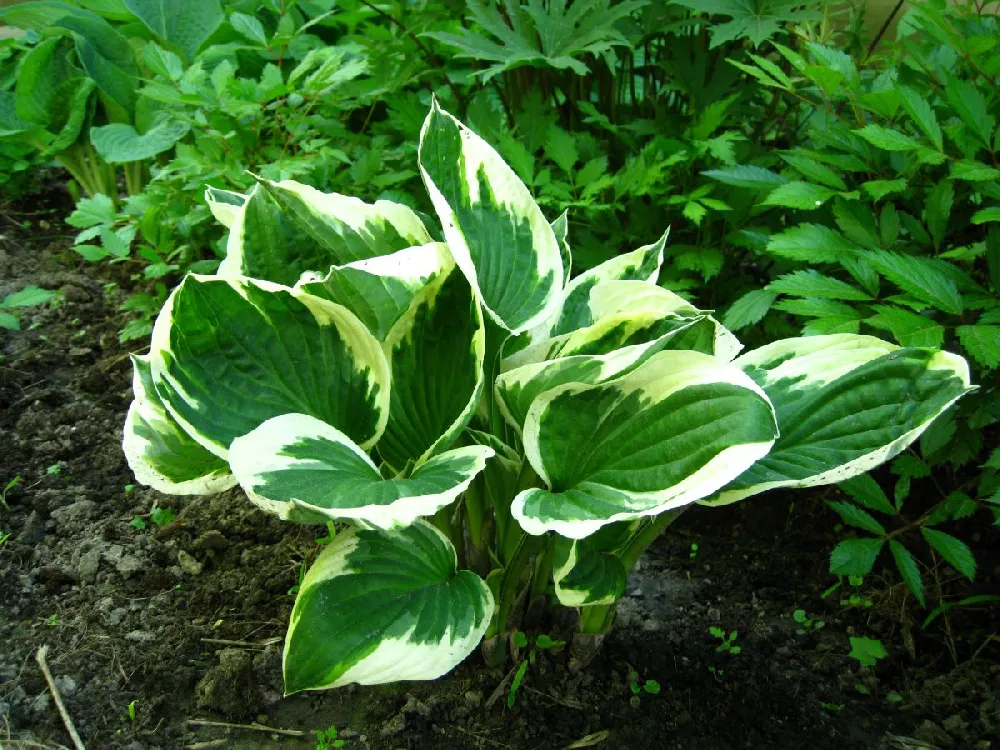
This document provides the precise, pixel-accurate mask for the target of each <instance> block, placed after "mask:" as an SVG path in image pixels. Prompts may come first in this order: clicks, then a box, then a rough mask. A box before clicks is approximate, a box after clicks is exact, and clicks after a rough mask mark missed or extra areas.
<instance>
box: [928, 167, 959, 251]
mask: <svg viewBox="0 0 1000 750" xmlns="http://www.w3.org/2000/svg"><path fill="white" fill-rule="evenodd" d="M954 200H955V189H954V188H953V187H952V184H951V182H949V181H948V180H942V181H940V182H938V183H937V184H936V185H935V186H934V187H932V188H931V189H930V190H929V191H927V204H926V206H925V207H924V220H925V221H926V222H927V228H928V229H929V230H930V232H931V238H932V239H933V240H934V249H935V250H940V249H941V242H942V241H943V240H944V236H945V234H946V233H947V231H948V217H949V216H951V205H952V203H953V202H954Z"/></svg>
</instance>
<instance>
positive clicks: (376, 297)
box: [296, 242, 455, 341]
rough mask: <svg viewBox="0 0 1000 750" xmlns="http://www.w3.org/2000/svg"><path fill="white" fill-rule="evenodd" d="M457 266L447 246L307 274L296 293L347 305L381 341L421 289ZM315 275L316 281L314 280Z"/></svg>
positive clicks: (426, 247) (410, 249) (438, 244)
mask: <svg viewBox="0 0 1000 750" xmlns="http://www.w3.org/2000/svg"><path fill="white" fill-rule="evenodd" d="M454 266H455V263H454V261H453V260H452V259H451V255H450V254H449V253H448V246H447V245H445V244H444V243H443V242H432V243H430V244H427V245H419V246H417V247H408V248H406V249H405V250H400V251H398V252H395V253H392V254H391V255H380V256H378V257H376V258H369V259H367V260H358V261H355V262H354V263H348V264H347V265H343V266H334V267H333V268H331V269H330V271H329V273H327V274H325V275H324V274H322V273H319V274H306V275H305V276H303V277H302V280H300V281H299V283H298V284H297V285H296V288H298V289H301V290H302V291H304V292H307V293H309V294H312V295H314V296H316V297H322V298H323V299H326V300H330V301H331V302H336V303H337V304H339V305H343V306H344V307H346V308H347V309H349V310H350V311H351V312H353V313H354V314H355V315H357V316H358V318H360V320H361V322H362V323H364V324H365V325H366V326H368V330H369V331H371V332H372V335H374V336H375V338H377V339H378V340H379V341H385V339H386V337H387V336H388V335H389V331H390V329H392V327H393V326H394V325H395V324H396V322H397V321H398V320H399V319H400V318H401V317H403V315H404V314H405V313H406V311H407V310H408V309H409V308H410V305H411V304H412V302H413V300H414V298H415V297H416V296H417V294H418V293H419V292H420V290H421V289H423V288H424V287H426V286H427V285H428V284H429V283H431V282H432V281H433V280H434V279H437V278H438V277H440V276H443V275H447V274H449V273H451V269H452V268H454ZM313 276H315V278H313Z"/></svg>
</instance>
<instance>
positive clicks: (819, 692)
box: [0, 206, 1000, 750]
mask: <svg viewBox="0 0 1000 750" xmlns="http://www.w3.org/2000/svg"><path fill="white" fill-rule="evenodd" d="M56 209H57V210H56V211H55V212H54V213H52V214H46V213H45V212H42V213H40V214H39V213H36V214H33V215H28V214H24V213H21V214H14V215H12V214H10V213H9V212H10V211H13V209H11V208H10V207H7V208H6V209H4V212H0V221H3V220H6V224H5V225H4V226H3V227H2V228H0V298H2V297H3V296H4V295H5V294H7V293H9V292H11V291H15V290H16V289H19V288H21V287H22V286H24V285H25V284H28V283H33V284H37V285H39V286H42V287H45V288H49V289H55V290H59V291H60V293H61V297H62V301H61V303H60V304H59V305H58V306H57V307H55V308H54V309H49V308H44V309H43V308H38V309H30V310H25V311H23V313H22V316H21V317H22V321H23V323H24V328H25V329H26V330H23V331H20V332H0V354H2V355H3V359H2V360H0V446H2V449H0V482H3V483H6V481H7V480H8V479H11V478H12V477H14V476H15V475H20V476H21V477H22V478H23V481H22V483H21V484H20V485H18V486H17V487H15V488H14V489H12V490H11V491H10V492H9V493H8V497H7V500H8V503H9V506H10V507H9V510H7V509H4V508H2V506H0V529H2V531H3V533H7V532H9V533H10V534H11V536H10V537H9V538H8V539H7V541H6V542H5V543H4V544H3V546H0V581H2V586H0V644H2V646H0V746H2V747H5V748H16V747H39V746H44V747H59V746H62V745H66V744H68V743H69V738H68V736H67V735H66V732H65V730H64V728H63V725H62V722H61V720H60V717H59V714H58V712H57V711H56V709H55V706H54V705H53V702H52V699H51V696H50V693H49V691H48V689H47V687H46V684H45V681H44V679H43V676H42V674H41V673H40V671H39V669H38V667H37V665H36V664H35V660H34V655H35V652H36V651H37V649H38V648H39V646H41V645H42V644H48V645H49V646H50V655H49V664H50V666H51V668H52V671H53V673H54V674H55V675H56V685H57V687H58V689H59V690H60V692H61V694H62V696H63V698H64V701H65V703H66V707H67V709H68V712H69V714H70V715H71V717H72V718H73V721H74V722H75V724H76V727H77V729H78V730H79V732H80V734H81V735H82V737H83V738H84V740H85V742H86V743H87V744H88V746H89V747H92V748H96V747H112V748H130V749H135V750H138V749H139V748H154V747H155V748H180V747H187V746H191V747H231V748H262V747H314V746H315V740H314V738H313V731H314V730H320V729H325V728H326V727H328V726H330V725H336V726H337V727H338V728H339V729H340V730H341V736H342V737H343V738H344V739H346V740H347V745H346V747H348V748H350V747H359V748H418V747H419V748H564V747H571V746H572V747H585V746H594V747H601V748H632V747H643V746H645V747H655V748H692V749H697V748H720V749H722V748H760V747H780V748H881V747H884V748H903V747H908V748H919V747H928V748H933V747H941V748H947V747H956V748H962V747H973V748H979V749H980V750H984V749H985V748H991V747H992V748H997V747H1000V741H998V740H997V738H998V737H1000V665H998V663H997V659H998V656H1000V642H997V641H996V634H997V633H998V632H1000V615H998V612H997V608H993V609H992V610H990V609H986V608H983V609H979V610H961V611H958V610H956V612H955V613H954V614H953V617H952V618H951V620H950V621H949V623H948V626H949V629H950V631H949V632H945V630H944V629H943V628H942V627H940V626H941V625H943V624H944V620H941V621H940V622H939V624H938V626H935V627H932V628H931V629H928V630H927V631H922V630H921V629H920V622H921V620H922V617H923V614H922V613H921V612H919V611H916V610H915V609H914V608H913V607H912V603H907V604H906V606H905V607H904V599H905V594H904V591H903V588H902V586H901V585H900V584H899V583H898V582H897V581H896V579H895V578H894V577H891V576H887V577H886V579H885V580H875V579H873V580H872V584H873V585H872V587H871V588H870V589H869V590H868V593H869V595H870V596H871V597H872V599H873V601H874V604H875V606H873V607H872V608H871V609H863V608H850V607H842V606H840V603H839V595H837V594H834V595H833V596H831V597H828V598H827V599H823V598H821V593H822V592H823V591H824V589H826V588H827V587H828V586H829V585H830V584H831V583H832V578H831V576H830V575H829V574H828V573H827V572H826V567H827V554H828V552H829V549H830V548H831V547H832V546H833V544H834V542H835V536H834V535H833V530H832V527H833V523H832V521H831V516H830V514H829V513H827V512H826V511H825V510H824V509H823V508H822V502H821V499H820V497H819V496H817V495H816V494H815V493H814V494H813V495H807V494H804V493H803V494H799V495H796V496H794V497H793V496H786V495H780V494H779V495H770V496H762V497H759V498H755V499H754V500H752V501H750V502H747V503H743V504H740V505H736V506H733V507H730V508H724V509H700V508H699V509H695V510H692V511H691V512H690V513H689V514H688V515H686V516H685V517H684V518H683V519H682V520H681V521H680V522H679V523H678V524H676V527H671V531H670V533H669V534H668V535H667V536H665V537H664V538H662V539H661V540H660V541H659V542H658V543H657V544H655V545H654V546H653V547H652V548H651V550H650V552H649V553H648V554H647V555H646V557H645V558H644V559H643V560H642V562H641V564H640V567H639V569H638V570H637V571H636V572H635V573H634V574H633V575H632V577H631V579H630V581H629V588H628V592H629V594H628V596H627V597H626V598H625V599H624V600H623V602H622V603H621V605H620V607H619V612H618V620H617V626H616V630H615V631H614V633H613V634H612V635H611V636H610V637H609V638H608V639H607V640H606V641H605V643H604V646H603V649H602V650H601V651H600V652H599V654H598V656H597V657H596V658H595V660H594V661H593V662H592V663H591V664H590V666H589V667H587V668H586V669H585V670H584V671H583V672H581V673H579V674H571V673H570V672H569V670H568V669H567V667H566V656H565V655H564V654H555V655H549V654H542V655H541V656H540V657H539V659H538V660H537V661H536V663H535V664H534V665H532V666H531V668H530V669H529V670H528V673H527V676H526V679H525V682H524V685H523V687H522V688H521V690H520V691H519V692H518V694H517V703H516V707H515V709H514V710H510V709H508V708H507V705H506V693H505V692H503V690H502V689H501V690H499V691H498V686H499V685H501V683H502V682H503V680H504V678H505V676H508V673H507V672H506V671H505V670H494V671H491V670H487V669H486V668H485V667H484V666H483V663H482V660H481V658H480V657H479V655H478V653H477V654H473V656H471V657H470V658H469V659H467V660H466V662H465V663H464V664H462V665H461V666H460V667H459V668H458V669H457V670H455V671H454V672H453V673H452V674H450V675H447V676H446V677H444V678H442V679H440V680H438V681H435V682H430V683H405V684H397V685H387V686H375V687H358V686H351V687H348V688H344V689H341V690H335V691H326V692H322V693H306V694H299V695H296V696H292V697H290V698H282V697H281V691H282V682H281V638H282V636H283V634H284V628H285V623H286V621H287V618H288V614H289V612H290V610H291V606H292V602H293V596H291V595H290V594H289V590H290V589H292V587H293V586H294V585H295V584H296V582H297V580H298V575H299V570H300V568H301V565H302V563H303V561H305V560H307V559H311V556H312V555H314V554H315V553H316V552H317V549H318V548H317V547H316V544H315V539H316V538H317V537H318V536H321V535H322V533H323V532H322V531H318V530H317V529H316V528H314V527H303V526H294V525H290V524H284V523H282V522H280V521H278V520H276V519H273V518H271V517H269V516H267V515H265V514H264V513H262V512H260V511H259V510H257V509H256V508H255V507H254V506H252V505H251V504H250V503H249V502H248V501H247V500H246V498H245V497H243V496H242V494H241V493H240V492H239V491H238V490H237V491H230V492H227V493H223V494H220V495H217V496H215V497H211V498H178V497H168V496H164V495H160V494H158V493H156V492H154V491H152V490H149V489H146V488H142V487H139V486H134V487H132V485H134V483H135V480H134V478H133V477H132V475H131V473H130V471H129V469H128V467H127V466H126V464H125V460H124V457H123V456H122V454H121V449H120V440H121V425H122V423H123V422H124V417H125V411H126V409H127V407H128V404H129V401H130V399H131V393H130V377H131V367H130V365H129V361H128V357H127V351H128V350H127V348H126V347H125V346H123V345H121V344H119V343H118V340H117V335H116V332H117V329H118V328H119V326H120V325H121V323H122V320H121V317H120V314H119V313H117V312H116V306H117V297H118V295H119V292H118V291H117V290H115V289H106V288H105V286H104V283H107V282H111V281H117V282H119V283H120V284H122V285H127V284H128V280H127V275H126V274H125V272H124V270H123V267H122V266H118V267H115V268H112V269H107V268H102V269H96V268H94V267H89V268H87V267H83V265H82V263H81V262H80V261H79V260H78V259H75V258H74V257H73V256H72V253H69V252H68V251H67V250H66V249H65V248H66V247H68V245H69V241H70V238H69V237H68V236H64V235H62V234H60V233H59V232H60V230H59V229H58V228H55V229H53V227H61V223H60V221H59V219H58V216H59V215H61V214H62V213H64V209H65V206H57V207H56ZM46 216H47V217H48V218H47V219H46ZM40 217H41V218H40ZM14 219H16V220H17V221H18V222H20V221H23V220H25V219H27V220H29V221H31V222H32V228H31V229H30V230H29V231H26V230H25V229H24V228H23V227H21V226H19V224H18V223H15V222H14V221H13V220H14ZM98 276H100V277H101V281H100V282H99V281H95V278H97V277H98ZM133 343H134V342H133ZM792 501H793V502H794V505H790V502H792ZM154 505H155V506H158V507H161V508H170V509H172V510H173V511H175V512H176V514H177V519H176V521H174V522H173V523H169V524H167V525H164V526H160V527H158V526H156V525H155V524H153V523H151V522H150V521H151V519H150V518H149V512H150V509H151V508H152V507H154ZM136 517H140V518H142V519H143V520H144V522H145V524H146V528H142V529H140V528H136V526H135V525H133V520H134V519H135V518H136ZM139 525H141V524H139ZM674 528H676V529H677V531H674ZM981 534H982V536H983V537H985V538H984V539H981V540H980V544H979V545H978V549H981V550H985V551H989V552H988V553H989V554H992V558H986V557H985V556H983V557H982V558H981V559H980V560H979V564H980V571H981V576H980V579H979V582H978V583H979V588H978V589H977V592H979V593H995V592H996V591H997V588H998V586H997V582H998V578H1000V576H998V559H997V548H998V546H1000V545H998V544H997V543H996V542H997V531H996V530H995V529H992V528H986V529H982V530H981ZM990 535H992V536H990ZM991 541H992V544H991ZM693 542H697V544H698V550H697V552H696V553H693V552H692V548H691V545H692V543H693ZM799 608H801V609H805V610H807V612H808V613H809V614H810V615H811V616H813V617H816V618H817V619H822V620H824V621H825V623H826V625H825V627H824V628H823V629H822V630H819V631H817V632H814V633H808V634H805V635H802V634H797V633H796V630H797V629H798V628H799V627H800V626H799V625H798V624H796V623H795V622H794V621H793V620H792V616H791V615H792V612H793V611H794V610H795V609H799ZM901 613H902V616H901ZM711 626H719V627H722V628H725V629H727V631H729V630H736V631H738V633H739V636H738V641H737V642H738V644H739V645H740V646H741V651H740V653H739V654H735V655H734V654H725V653H719V652H717V651H716V646H717V644H718V641H717V640H715V639H713V637H712V636H710V635H709V634H708V632H707V631H708V628H709V627H711ZM852 634H853V635H867V636H870V637H873V638H876V637H877V638H881V639H882V640H883V642H884V643H885V645H886V648H887V650H888V651H889V658H888V659H886V660H884V661H882V662H881V663H879V664H878V665H877V666H875V667H873V668H862V667H860V666H859V665H858V664H857V662H856V661H854V660H852V659H851V658H849V657H848V651H849V644H848V639H849V635H852ZM949 647H950V648H949ZM952 651H953V652H954V654H955V656H956V657H957V660H956V659H953V658H952V656H951V652H952ZM956 661H957V664H958V666H956ZM631 669H634V670H635V671H636V672H638V673H639V676H640V679H641V680H647V679H655V680H656V681H658V682H659V684H660V685H661V688H662V689H661V692H660V693H659V694H657V695H648V694H645V693H643V694H642V695H641V696H640V697H639V698H638V700H636V699H635V698H634V697H633V695H632V691H631V690H630V685H629V679H628V674H629V671H630V670H631ZM713 670H714V671H713ZM491 698H492V699H493V700H492V701H491ZM132 701H135V703H134V718H133V717H132V716H130V711H129V705H130V703H132ZM192 719H204V720H209V721H219V722H228V723H236V724H247V723H252V722H259V723H260V724H263V725H266V726H268V727H282V728H287V729H292V730H304V731H306V732H307V734H306V735H305V736H303V737H292V736H278V735H274V734H272V733H269V732H266V731H253V730H248V729H233V728H226V727H219V726H210V725H209V726H198V725H194V724H191V723H190V720H192ZM991 742H992V744H991ZM32 743H36V744H32ZM199 743H201V744H199ZM574 743H576V744H575V745H574Z"/></svg>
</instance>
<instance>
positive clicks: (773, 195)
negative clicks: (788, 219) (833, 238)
mask: <svg viewBox="0 0 1000 750" xmlns="http://www.w3.org/2000/svg"><path fill="white" fill-rule="evenodd" d="M836 194H837V191H836V190H833V189H831V188H828V187H823V186H822V185H813V184H812V183H810V182H801V181H795V182H787V183H785V184H784V185H780V186H778V187H776V188H775V189H774V190H772V191H771V192H770V193H768V195H767V197H766V198H765V199H764V201H763V204H762V205H765V206H784V207H785V208H800V209H802V210H804V211H812V210H815V209H817V208H819V207H820V206H822V205H823V204H824V203H826V201H828V200H830V198H832V197H833V196H835V195H836Z"/></svg>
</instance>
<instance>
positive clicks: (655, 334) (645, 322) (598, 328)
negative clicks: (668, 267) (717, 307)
mask: <svg viewBox="0 0 1000 750" xmlns="http://www.w3.org/2000/svg"><path fill="white" fill-rule="evenodd" d="M589 291H590V293H589V298H588V300H587V302H586V305H584V306H581V307H580V308H579V309H577V310H576V311H575V313H574V314H573V317H572V319H573V320H576V321H577V322H583V321H590V323H589V324H588V325H586V326H585V327H582V328H579V329H576V330H572V332H570V333H564V334H561V335H558V336H554V337H552V338H549V339H542V340H540V341H537V342H536V343H532V344H531V345H529V346H527V347H526V348H524V349H521V350H519V351H515V352H514V353H513V354H511V355H510V356H508V357H506V358H505V359H504V360H503V365H502V370H503V371H504V372H507V371H509V370H513V369H515V368H518V367H523V366H524V365H528V364H533V363H536V362H543V361H545V360H550V359H557V358H562V357H569V356H573V355H582V354H610V353H611V352H613V351H614V350H616V349H619V348H623V347H626V346H633V345H637V344H646V343H650V342H652V341H655V340H657V339H660V338H661V337H663V336H666V335H667V334H670V333H673V334H675V335H673V336H671V337H670V338H669V339H667V340H664V341H663V343H662V348H667V349H691V350H694V351H700V352H704V353H705V354H714V355H716V356H717V357H719V358H720V359H723V360H725V361H729V360H731V359H733V357H735V356H736V354H737V353H738V352H739V350H740V349H741V348H742V344H740V342H739V341H738V340H737V339H736V337H735V336H734V335H733V334H732V333H731V332H730V331H729V330H728V329H726V328H725V327H724V326H722V325H721V324H720V323H719V322H718V321H716V320H715V319H714V318H712V317H711V316H710V315H707V314H706V313H703V312H702V311H700V310H698V309H697V308H696V307H694V306H693V305H691V303H689V302H688V301H686V300H685V299H683V298H681V297H679V296H678V295H676V294H674V293H673V292H670V291H667V290H666V289H663V288H662V287H658V286H656V285H655V284H651V283H647V282H644V281H604V282H600V283H598V284H596V285H594V286H593V287H591V288H590V290H589ZM572 325H573V324H568V325H567V326H566V327H567V328H572Z"/></svg>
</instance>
